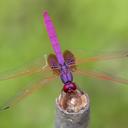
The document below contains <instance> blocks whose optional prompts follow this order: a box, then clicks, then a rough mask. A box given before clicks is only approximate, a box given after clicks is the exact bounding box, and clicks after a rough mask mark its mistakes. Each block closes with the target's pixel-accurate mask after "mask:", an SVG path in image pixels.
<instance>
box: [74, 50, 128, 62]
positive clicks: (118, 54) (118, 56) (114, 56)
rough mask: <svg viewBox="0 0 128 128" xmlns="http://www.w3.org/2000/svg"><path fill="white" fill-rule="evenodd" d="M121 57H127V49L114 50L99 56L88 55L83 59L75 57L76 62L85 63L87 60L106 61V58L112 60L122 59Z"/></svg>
mask: <svg viewBox="0 0 128 128" xmlns="http://www.w3.org/2000/svg"><path fill="white" fill-rule="evenodd" d="M123 58H128V51H125V52H116V53H111V54H108V55H100V56H94V57H89V58H84V59H77V60H76V64H81V63H87V62H97V61H107V60H114V59H123Z"/></svg>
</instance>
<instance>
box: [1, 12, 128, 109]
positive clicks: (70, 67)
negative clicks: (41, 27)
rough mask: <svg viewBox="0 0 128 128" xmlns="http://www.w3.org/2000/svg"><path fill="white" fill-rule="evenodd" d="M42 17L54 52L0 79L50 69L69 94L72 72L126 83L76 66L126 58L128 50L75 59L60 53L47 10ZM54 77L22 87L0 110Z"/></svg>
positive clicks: (123, 80)
mask: <svg viewBox="0 0 128 128" xmlns="http://www.w3.org/2000/svg"><path fill="white" fill-rule="evenodd" d="M43 17H44V24H45V26H46V29H47V32H48V36H49V38H50V41H51V44H52V47H53V49H54V52H55V54H49V56H48V58H47V60H46V64H45V65H44V66H41V67H37V68H32V69H27V70H25V71H23V72H20V73H16V74H14V75H12V76H8V77H6V78H1V80H7V79H13V78H16V77H19V76H25V75H31V74H33V73H37V72H43V71H47V70H49V69H50V70H52V71H53V73H54V74H55V75H56V76H60V79H61V81H62V83H63V84H64V86H63V89H62V90H63V91H64V92H65V93H69V94H70V93H73V92H75V91H76V90H77V85H76V83H75V82H73V75H72V73H73V72H75V73H77V74H79V75H83V76H90V77H95V78H98V79H101V80H110V81H113V82H118V83H123V84H128V80H125V79H122V78H117V77H111V76H108V75H107V74H104V73H97V72H94V71H82V70H80V69H77V67H76V66H77V65H78V64H81V63H87V62H96V61H103V60H112V59H121V58H126V57H128V52H121V53H120V52H119V53H115V54H112V55H102V56H96V57H90V58H84V59H79V60H78V61H77V60H76V58H75V57H74V55H73V53H72V52H70V51H69V50H66V51H64V53H63V54H62V52H61V48H60V43H59V41H58V38H57V35H56V31H55V28H54V25H53V23H52V21H51V18H50V16H49V15H48V12H47V11H45V12H44V13H43ZM47 63H48V64H47ZM55 78H56V77H54V76H51V77H49V78H46V79H44V80H41V81H39V82H38V83H37V84H34V85H33V86H31V87H29V88H26V89H24V90H23V91H22V92H21V93H20V94H19V95H17V96H16V97H14V98H13V99H12V100H10V101H9V102H7V104H5V105H4V106H3V107H1V109H0V110H5V109H8V108H10V107H12V106H14V105H15V104H16V103H17V102H19V101H20V100H22V99H23V98H25V97H26V96H28V95H30V94H31V93H33V92H34V91H36V90H38V89H40V88H41V87H42V86H43V85H45V84H46V83H48V82H49V81H52V80H54V79H55Z"/></svg>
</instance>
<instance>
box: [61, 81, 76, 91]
mask: <svg viewBox="0 0 128 128" xmlns="http://www.w3.org/2000/svg"><path fill="white" fill-rule="evenodd" d="M76 89H77V86H76V84H75V83H73V82H68V83H66V84H64V87H63V91H64V92H65V93H73V92H74V91H75V90H76Z"/></svg>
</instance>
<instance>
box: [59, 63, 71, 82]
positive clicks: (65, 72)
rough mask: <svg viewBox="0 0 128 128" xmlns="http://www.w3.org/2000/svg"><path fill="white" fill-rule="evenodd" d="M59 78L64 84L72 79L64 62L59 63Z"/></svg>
mask: <svg viewBox="0 0 128 128" xmlns="http://www.w3.org/2000/svg"><path fill="white" fill-rule="evenodd" d="M60 78H61V80H62V82H63V83H64V84H65V83H68V82H72V81H73V76H72V72H71V71H70V69H69V66H68V65H66V64H65V63H64V64H63V65H60Z"/></svg>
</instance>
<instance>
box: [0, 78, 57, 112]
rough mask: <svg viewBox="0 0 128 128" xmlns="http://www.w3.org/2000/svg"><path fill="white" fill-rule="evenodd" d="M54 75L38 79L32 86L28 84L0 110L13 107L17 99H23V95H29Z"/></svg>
mask: <svg viewBox="0 0 128 128" xmlns="http://www.w3.org/2000/svg"><path fill="white" fill-rule="evenodd" d="M55 78H56V77H54V76H52V77H49V78H46V79H44V80H41V81H39V82H38V83H37V84H34V85H32V86H29V87H28V88H25V89H24V90H22V91H21V92H20V93H19V94H18V95H16V96H15V97H13V98H12V99H11V100H10V101H9V102H7V103H6V104H5V105H4V106H3V107H1V108H0V111H2V110H6V109H9V108H11V107H13V106H14V105H16V104H17V103H18V102H19V101H21V100H22V99H24V98H25V97H27V96H29V95H30V94H32V93H33V92H35V91H37V90H39V89H40V88H41V87H42V86H44V85H45V84H47V83H48V82H50V81H52V80H54V79H55Z"/></svg>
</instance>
